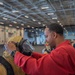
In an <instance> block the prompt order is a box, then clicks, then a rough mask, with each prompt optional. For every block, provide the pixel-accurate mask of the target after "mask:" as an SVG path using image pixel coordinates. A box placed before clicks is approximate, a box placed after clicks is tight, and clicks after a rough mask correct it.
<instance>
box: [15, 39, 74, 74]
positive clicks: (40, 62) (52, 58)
mask: <svg viewBox="0 0 75 75" xmlns="http://www.w3.org/2000/svg"><path fill="white" fill-rule="evenodd" d="M14 61H15V63H16V64H17V65H18V66H19V67H21V68H22V69H23V70H24V72H26V73H27V74H30V75H75V49H74V48H73V47H72V46H71V44H70V42H69V41H68V40H67V41H65V42H63V43H61V44H60V45H59V46H58V47H57V48H56V49H54V50H53V51H52V52H51V53H50V54H37V53H33V54H32V56H25V55H23V54H21V53H20V52H17V53H16V54H15V58H14Z"/></svg>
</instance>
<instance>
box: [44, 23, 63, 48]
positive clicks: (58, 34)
mask: <svg viewBox="0 0 75 75" xmlns="http://www.w3.org/2000/svg"><path fill="white" fill-rule="evenodd" d="M45 36H46V41H47V42H48V43H49V45H50V46H51V47H52V48H55V47H56V46H57V45H58V44H59V43H61V42H62V41H63V39H64V38H63V27H62V26H61V25H59V24H56V23H53V24H51V25H49V26H47V27H46V28H45Z"/></svg>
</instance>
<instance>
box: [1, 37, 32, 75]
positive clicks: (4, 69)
mask: <svg viewBox="0 0 75 75" xmlns="http://www.w3.org/2000/svg"><path fill="white" fill-rule="evenodd" d="M10 41H12V42H14V43H15V45H16V47H17V48H18V50H19V51H20V52H21V53H23V54H28V55H29V54H30V52H31V51H30V50H31V47H30V46H31V45H30V46H29V43H27V42H26V40H24V39H23V38H22V37H21V36H15V37H11V38H10V39H9V40H8V41H7V43H8V42H10ZM24 46H27V47H24ZM27 49H28V50H29V51H25V50H27ZM0 59H1V60H0V62H1V64H0V75H28V74H25V72H23V71H22V69H21V68H20V67H18V66H17V65H15V64H14V60H13V57H12V56H11V52H9V50H8V48H7V47H6V46H5V51H4V52H3V56H1V57H0Z"/></svg>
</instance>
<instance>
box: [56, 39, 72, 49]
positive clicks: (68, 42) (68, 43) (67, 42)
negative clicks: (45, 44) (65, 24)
mask: <svg viewBox="0 0 75 75" xmlns="http://www.w3.org/2000/svg"><path fill="white" fill-rule="evenodd" d="M62 45H71V43H70V41H69V40H65V41H64V42H62V43H61V44H59V45H58V46H57V47H56V48H58V47H60V46H62Z"/></svg>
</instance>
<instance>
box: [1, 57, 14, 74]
mask: <svg viewBox="0 0 75 75" xmlns="http://www.w3.org/2000/svg"><path fill="white" fill-rule="evenodd" d="M0 63H1V64H2V65H3V66H4V67H5V68H6V71H7V75H15V74H14V71H13V68H12V66H11V64H10V63H9V62H8V61H6V60H5V59H4V58H3V57H2V56H0Z"/></svg>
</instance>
